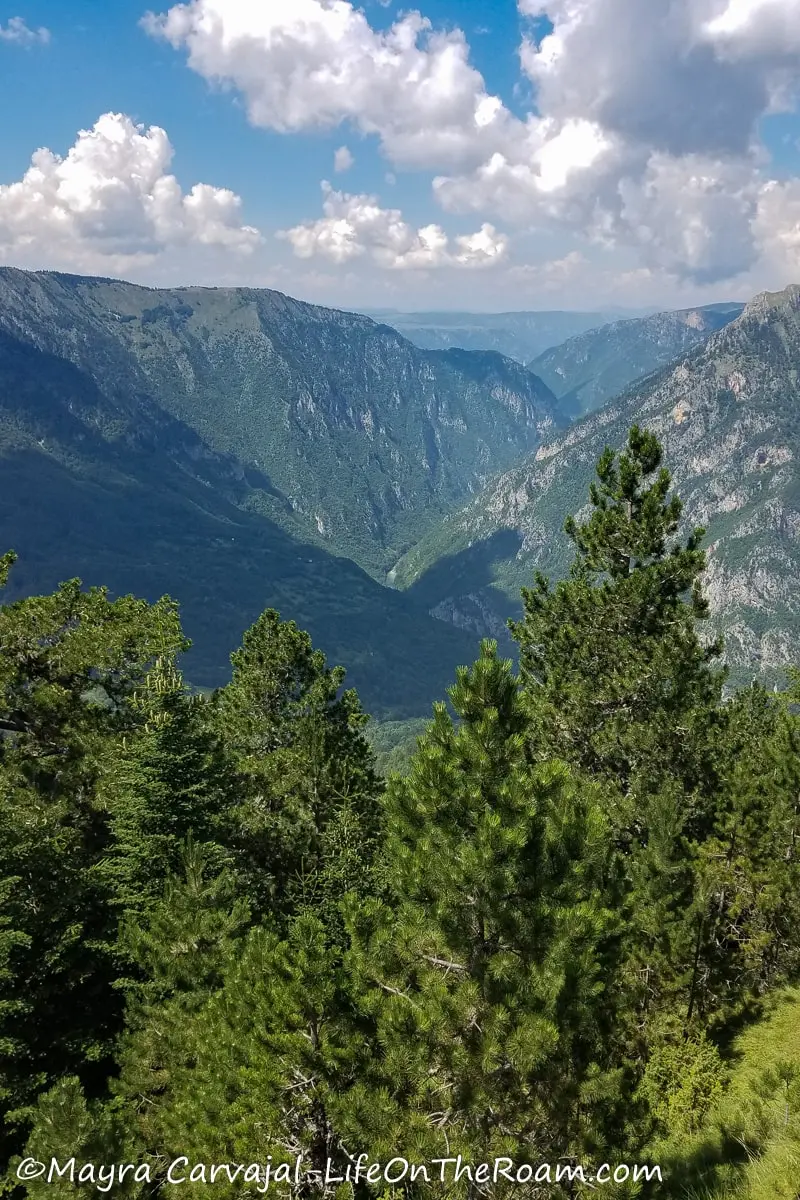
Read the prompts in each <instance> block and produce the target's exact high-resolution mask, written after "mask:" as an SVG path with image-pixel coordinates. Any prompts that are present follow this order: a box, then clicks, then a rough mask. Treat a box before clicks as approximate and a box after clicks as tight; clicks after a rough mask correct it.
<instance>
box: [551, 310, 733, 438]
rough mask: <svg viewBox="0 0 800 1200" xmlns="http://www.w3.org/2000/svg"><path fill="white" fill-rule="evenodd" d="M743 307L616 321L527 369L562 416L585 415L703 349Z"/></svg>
mask: <svg viewBox="0 0 800 1200" xmlns="http://www.w3.org/2000/svg"><path fill="white" fill-rule="evenodd" d="M743 308H744V305H743V304H708V305H705V306H704V307H701V308H688V309H683V310H681V311H680V312H662V313H651V314H649V315H648V316H646V317H639V318H638V319H633V320H625V321H613V322H611V323H610V324H608V325H602V326H601V327H600V328H599V329H591V330H589V331H588V332H587V333H582V334H579V335H578V336H577V337H571V338H568V339H567V340H566V341H565V342H562V343H561V344H560V345H558V346H553V347H551V348H550V349H548V350H545V351H544V353H543V354H540V355H539V356H538V357H537V358H534V359H533V360H532V361H531V362H530V363H529V364H528V365H529V366H530V369H531V370H532V371H534V372H535V373H536V374H537V375H538V376H539V377H540V378H541V379H543V380H544V381H545V383H546V384H547V385H548V386H549V387H550V388H551V390H552V391H553V392H554V394H555V395H556V396H557V397H558V402H559V408H560V410H561V412H562V413H564V414H565V415H568V416H570V417H580V416H583V414H584V413H587V412H593V411H594V409H596V408H602V406H603V405H604V404H606V403H607V402H608V401H609V400H611V399H613V397H614V396H618V395H619V394H620V392H623V391H624V390H625V389H626V388H627V387H628V386H629V385H630V384H632V383H634V382H635V381H636V380H638V379H642V378H643V377H644V376H646V375H650V374H652V372H653V371H656V370H658V369H659V368H660V367H663V366H665V365H666V364H667V363H669V362H672V360H673V359H675V358H678V357H679V356H680V355H684V354H687V353H688V352H689V351H690V350H693V349H694V347H695V346H699V345H700V344H701V343H702V342H704V341H705V340H706V338H708V337H710V335H711V334H712V333H715V332H716V330H718V329H722V328H723V327H724V326H725V325H727V324H728V322H729V321H733V320H734V319H735V318H736V317H738V316H739V314H740V313H741V312H742V310H743Z"/></svg>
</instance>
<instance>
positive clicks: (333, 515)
mask: <svg viewBox="0 0 800 1200" xmlns="http://www.w3.org/2000/svg"><path fill="white" fill-rule="evenodd" d="M0 330H4V331H5V332H6V333H8V334H9V335H11V336H13V337H14V338H16V339H17V340H18V341H20V342H23V343H26V344H29V345H31V346H34V347H36V348H38V349H39V350H42V351H45V352H47V353H50V354H53V355H57V356H59V357H61V358H63V359H66V360H68V361H69V362H71V363H73V364H74V365H75V366H77V367H78V368H80V369H81V370H82V371H84V372H85V373H86V374H87V375H88V376H90V377H91V378H92V380H93V381H94V383H95V385H96V386H97V388H98V389H99V390H100V391H101V392H102V393H103V395H104V396H106V398H113V399H114V402H115V403H118V404H122V405H127V406H128V407H129V408H131V407H132V408H135V407H136V406H137V405H150V406H151V407H152V406H155V407H158V408H160V409H161V410H162V411H163V412H164V413H165V414H166V415H167V416H168V417H170V418H172V419H173V420H177V421H180V422H182V423H183V424H184V425H185V426H186V428H187V429H188V430H191V431H193V432H194V433H195V434H196V435H197V436H198V437H199V438H200V439H202V442H203V444H204V446H205V447H206V448H207V450H208V452H210V453H212V454H216V455H220V456H223V457H225V458H226V459H229V460H230V459H235V460H236V461H237V462H238V463H240V464H241V467H242V470H243V472H244V473H245V481H246V483H247V486H246V487H245V488H244V489H243V494H242V495H239V496H238V498H237V500H236V502H237V503H240V504H242V505H244V507H246V508H247V509H248V510H250V511H254V512H260V513H262V514H263V515H265V516H268V517H269V518H270V519H272V520H274V521H276V522H278V523H279V524H280V525H282V526H283V527H284V528H286V529H290V530H292V531H298V530H300V531H302V533H303V536H307V537H309V538H311V539H312V540H315V541H316V542H318V543H319V544H320V545H323V546H325V547H327V548H328V549H330V550H332V551H333V552H335V553H337V554H344V555H347V556H348V557H350V558H352V559H354V560H355V561H356V562H358V563H359V564H360V565H362V566H363V567H364V568H365V569H367V570H369V571H370V572H371V573H373V574H374V575H375V576H376V577H379V578H381V577H382V576H383V574H384V573H385V570H386V569H387V567H388V566H389V565H391V563H392V562H393V561H394V560H395V559H396V558H397V557H398V555H399V554H400V553H402V551H403V550H404V549H405V548H406V547H407V546H408V545H409V544H411V543H412V541H413V540H415V538H417V537H418V536H419V535H420V534H421V533H422V532H424V530H425V529H426V528H428V527H429V525H430V524H432V523H433V522H434V521H435V520H437V519H438V518H439V517H440V516H441V515H442V514H443V513H444V512H446V511H447V510H448V509H449V508H450V507H452V506H453V505H454V504H457V503H458V502H459V501H460V500H463V499H466V498H468V497H469V496H470V495H471V494H472V493H474V492H476V491H478V490H480V488H481V487H482V486H483V484H484V483H485V482H486V481H487V480H488V479H489V478H490V477H491V476H492V475H493V474H494V473H496V472H497V471H498V470H502V469H503V468H505V467H506V466H508V465H510V464H511V463H512V462H513V461H515V460H516V459H518V458H519V456H520V455H521V454H523V453H525V452H527V451H529V450H531V449H535V448H536V447H537V446H538V445H539V444H540V442H541V441H542V438H543V437H544V436H546V435H548V434H551V433H553V432H554V430H555V428H556V427H557V424H558V421H559V418H558V414H557V406H556V404H555V401H554V398H553V396H552V394H551V393H550V391H549V390H548V388H547V387H545V385H544V384H542V383H541V381H540V380H538V379H537V378H536V376H535V375H533V374H532V373H531V372H530V371H528V370H526V369H525V368H524V367H523V366H521V365H520V364H519V363H516V362H512V361H510V360H508V359H504V358H503V357H502V356H500V355H498V354H493V353H481V354H466V353H464V352H461V351H456V350H452V351H443V352H426V351H422V350H419V349H418V348H416V347H414V346H412V345H411V344H410V343H409V342H408V341H406V340H405V339H404V338H403V337H401V336H400V335H399V334H398V333H397V332H396V331H395V330H393V329H390V328H388V327H387V326H382V325H378V324H376V323H375V322H373V321H371V320H369V319H368V318H366V317H361V316H357V315H355V314H352V313H345V312H338V311H334V310H330V309H323V308H317V307H315V306H313V305H309V304H303V303H300V302H299V301H295V300H292V299H290V298H289V297H287V296H283V295H281V294H280V293H278V292H271V291H260V290H254V289H227V288H222V289H215V288H184V289H177V290H170V291H165V290H153V289H149V288H141V287H135V286H133V285H131V284H127V283H121V282H118V281H114V280H104V279H88V278H81V277H75V276H64V275H56V274H52V273H47V272H42V273H27V272H23V271H16V270H11V269H3V270H0Z"/></svg>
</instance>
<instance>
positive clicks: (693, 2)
mask: <svg viewBox="0 0 800 1200" xmlns="http://www.w3.org/2000/svg"><path fill="white" fill-rule="evenodd" d="M518 8H519V11H520V14H521V15H522V17H523V18H527V17H531V18H536V17H546V18H547V19H548V20H549V23H550V26H551V29H550V32H549V33H548V34H547V35H546V36H543V37H542V36H541V35H540V34H538V33H537V30H536V27H535V26H534V25H528V23H527V22H526V21H524V22H523V37H522V41H521V45H520V52H519V60H520V67H521V71H522V74H523V76H524V77H525V78H526V79H527V81H528V83H529V85H530V86H531V87H532V89H533V101H534V102H533V103H532V104H531V107H530V111H529V112H528V113H527V114H526V115H523V116H522V117H520V116H517V115H515V114H514V113H512V112H511V111H510V109H509V108H507V107H506V106H505V105H504V104H503V102H502V101H501V99H500V98H499V97H497V96H494V95H492V94H491V93H490V91H489V89H488V88H487V85H486V83H485V81H484V79H483V77H482V76H481V74H480V72H479V71H478V70H477V69H476V68H475V67H474V65H473V64H472V62H471V60H470V51H469V46H468V43H467V40H466V38H465V36H464V34H463V32H461V31H460V30H458V29H448V30H447V31H440V30H437V29H435V28H434V27H433V26H432V24H431V23H430V22H429V21H428V20H427V19H426V18H425V17H424V16H423V15H421V14H420V13H418V12H408V11H407V12H405V13H404V15H402V16H401V17H399V18H398V19H397V20H396V21H395V22H394V24H392V25H391V26H390V27H389V28H388V29H380V30H378V29H374V28H373V27H372V26H371V24H370V21H369V18H368V16H367V15H366V14H365V12H364V11H362V9H361V8H360V7H358V6H357V4H356V3H355V0H353V2H351V0H261V2H260V3H254V2H253V0H186V2H185V3H177V4H175V5H174V6H173V7H171V8H169V9H168V11H166V12H164V13H162V14H161V15H153V14H151V15H149V16H148V17H147V18H146V20H145V24H146V27H147V29H148V30H149V31H150V32H151V33H152V34H153V35H154V36H158V37H161V38H165V39H167V40H168V41H169V42H170V43H171V44H172V45H173V46H174V47H175V48H176V49H180V50H182V51H184V52H185V53H186V55H187V58H188V63H189V66H190V67H191V68H192V69H193V70H194V71H196V72H197V73H198V74H200V75H201V76H202V77H204V78H205V79H206V80H208V81H209V83H212V84H214V85H218V86H222V87H228V88H231V89H235V90H236V91H237V92H238V93H239V94H240V95H241V96H242V97H243V99H244V102H245V105H246V109H247V112H248V115H249V119H250V121H251V122H252V123H253V124H254V125H257V126H261V127H264V128H269V129H273V130H277V131H283V132H286V133H291V132H295V131H300V130H309V129H326V128H333V127H337V126H339V125H342V124H344V125H349V126H350V128H351V129H352V130H354V131H355V132H358V133H361V134H362V135H374V136H376V137H377V138H378V140H379V143H380V146H381V149H382V151H383V153H384V155H385V156H386V157H387V158H388V160H389V165H390V167H391V169H392V171H393V172H394V171H401V170H407V169H415V170H416V169H423V170H428V169H430V170H432V171H433V172H434V173H435V178H434V181H433V196H434V199H435V201H436V202H437V203H438V205H439V206H440V208H442V209H444V210H445V211H446V212H450V213H453V214H466V213H469V214H473V215H474V216H475V217H476V218H477V219H478V220H480V221H481V222H483V223H484V228H492V229H493V226H489V225H488V222H496V223H497V224H506V223H508V224H513V225H516V226H518V227H520V228H521V229H523V230H527V231H531V230H532V231H538V232H540V233H542V232H544V233H546V232H547V231H549V230H557V231H561V232H562V233H567V232H569V233H571V235H572V236H573V237H577V238H580V239H581V244H586V243H595V244H596V245H597V246H601V247H606V248H614V249H616V250H618V251H619V252H620V253H622V252H624V253H626V254H627V253H629V252H632V253H633V254H635V255H636V256H637V259H638V264H639V267H641V270H642V271H643V272H661V273H666V274H668V275H669V276H670V277H671V278H672V279H674V280H677V281H686V282H687V283H694V284H696V285H697V286H704V285H708V286H710V285H712V284H714V283H716V282H718V281H723V280H728V279H731V280H732V279H736V278H738V277H740V276H742V274H743V273H745V272H748V271H751V270H752V269H753V268H754V265H755V264H757V263H758V262H759V261H761V260H762V259H764V258H765V256H766V257H767V258H768V257H769V255H771V254H774V253H776V250H775V248H776V247H777V246H779V245H794V244H795V238H796V235H797V211H796V206H795V203H794V198H793V196H794V193H791V194H790V193H789V192H787V190H786V189H785V188H784V187H783V185H782V184H779V183H777V182H776V181H774V180H772V179H771V178H770V171H769V155H768V154H767V152H766V149H765V147H764V145H763V143H762V141H761V137H762V123H763V120H764V118H765V116H767V115H769V114H773V113H776V112H779V111H795V110H796V109H797V106H798V103H800V0H518ZM344 149H345V148H344V147H342V150H341V151H340V152H339V153H340V154H341V155H342V158H341V159H340V160H339V161H337V163H336V164H335V166H336V169H337V170H340V169H342V166H341V164H342V163H344V162H346V161H347V160H346V158H345V156H344V154H343V151H344ZM348 153H349V150H348ZM336 197H339V198H338V199H337V198H336ZM767 212H769V213H770V214H771V217H772V219H773V220H775V221H779V222H781V224H780V226H779V227H777V228H776V227H774V226H773V227H772V228H771V229H770V228H768V222H767V220H766V218H765V213H767ZM379 229H382V230H383V231H384V232H383V233H382V234H381V235H380V236H379V234H378V232H377V231H378V230H379ZM287 236H289V237H290V241H291V242H292V244H293V245H294V248H295V252H296V253H300V254H304V255H310V254H323V255H326V256H327V257H329V258H331V259H332V260H333V261H341V262H345V261H350V260H352V259H354V258H358V257H361V256H371V257H372V258H373V259H375V260H376V261H380V262H383V263H385V264H388V265H416V263H417V261H419V260H427V261H428V262H445V261H447V262H453V261H455V259H457V257H458V255H459V254H460V255H462V257H463V256H467V257H468V256H469V253H470V251H469V248H468V247H464V246H462V245H461V243H460V242H459V241H458V240H447V235H446V233H445V232H444V230H443V229H442V227H441V226H440V225H439V224H438V223H434V224H432V225H430V226H428V227H426V228H424V229H410V228H409V227H408V226H407V225H406V223H405V222H404V221H403V218H402V216H401V215H400V214H399V213H397V212H396V211H395V210H383V209H381V208H380V205H379V204H378V203H377V201H374V200H373V199H372V198H371V197H344V196H340V194H339V193H333V192H330V194H328V195H326V199H325V216H324V218H323V219H322V220H320V221H313V222H307V223H305V224H303V225H299V226H297V227H296V229H295V230H291V231H289V234H288V235H287ZM488 236H489V242H490V243H491V245H493V246H499V245H500V244H501V241H502V236H503V235H499V234H496V233H494V232H492V233H491V234H490V235H488ZM442 239H445V240H446V248H443V243H442ZM462 241H463V239H462ZM502 244H503V245H505V242H504V241H502ZM395 245H397V246H399V247H400V249H399V250H395ZM502 253H504V251H503V252H502ZM500 257H502V254H492V255H489V254H487V255H486V260H487V261H496V260H497V259H498V258H500ZM395 259H397V261H395ZM632 269H636V268H632Z"/></svg>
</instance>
